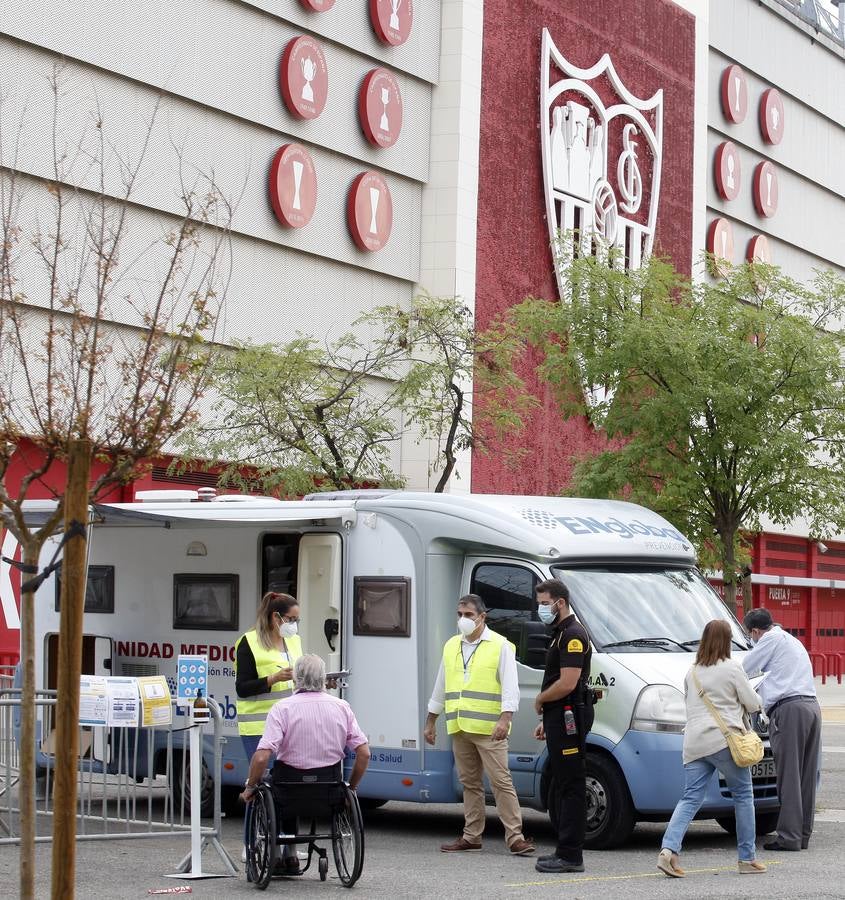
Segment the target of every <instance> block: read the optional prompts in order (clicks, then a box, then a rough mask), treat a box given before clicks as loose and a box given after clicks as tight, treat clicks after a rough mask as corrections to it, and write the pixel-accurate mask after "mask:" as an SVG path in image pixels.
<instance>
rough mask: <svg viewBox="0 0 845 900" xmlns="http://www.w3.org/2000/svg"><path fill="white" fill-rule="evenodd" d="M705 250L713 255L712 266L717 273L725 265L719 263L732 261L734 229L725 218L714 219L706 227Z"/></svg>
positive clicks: (722, 271) (719, 272)
mask: <svg viewBox="0 0 845 900" xmlns="http://www.w3.org/2000/svg"><path fill="white" fill-rule="evenodd" d="M707 252H708V253H710V254H711V255H712V256H713V267H714V268H715V270H716V273H717V274H719V275H722V274H724V272H725V269H726V267H725V266H723V265H720V263H728V264H730V263H732V262H733V256H734V231H733V227H732V226H731V223H730V222H729V221H728V220H727V219H714V220H713V221H712V222H711V223H710V228H708V229H707Z"/></svg>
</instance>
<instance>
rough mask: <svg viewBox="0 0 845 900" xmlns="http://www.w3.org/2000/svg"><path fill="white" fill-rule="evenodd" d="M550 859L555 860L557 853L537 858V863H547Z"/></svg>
mask: <svg viewBox="0 0 845 900" xmlns="http://www.w3.org/2000/svg"><path fill="white" fill-rule="evenodd" d="M550 859H557V853H547V854H546V855H545V856H538V857H537V862H548V861H549V860H550Z"/></svg>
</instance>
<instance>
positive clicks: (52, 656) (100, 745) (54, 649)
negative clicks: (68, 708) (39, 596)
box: [43, 632, 112, 762]
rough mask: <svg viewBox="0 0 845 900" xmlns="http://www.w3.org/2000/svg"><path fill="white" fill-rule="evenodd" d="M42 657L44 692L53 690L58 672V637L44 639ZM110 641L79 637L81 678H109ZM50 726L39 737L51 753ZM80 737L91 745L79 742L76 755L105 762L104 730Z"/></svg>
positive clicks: (102, 637)
mask: <svg viewBox="0 0 845 900" xmlns="http://www.w3.org/2000/svg"><path fill="white" fill-rule="evenodd" d="M45 641H46V647H45V650H46V653H45V655H44V659H45V663H46V669H47V670H46V672H45V673H44V675H45V678H44V685H45V686H46V687H47V689H48V690H52V691H54V690H56V685H57V684H58V671H59V636H58V634H56V633H55V632H52V633H51V634H48V635H46V636H45ZM111 661H112V639H111V638H110V637H104V636H102V635H99V634H83V635H82V671H81V674H82V675H102V676H108V675H111V674H112V665H111ZM53 727H54V726H53V723H51V722H49V723H48V722H47V721H45V723H44V731H43V733H44V734H45V735H46V736H47V737H46V740H45V741H44V746H45V747H46V748H47V750H48V751H49V752H52V749H51V747H52V743H51V742H52V740H53ZM84 734H90V735H91V744H90V745H88V746H86V743H87V741H86V739H84V738H83V739H82V741H81V742H80V745H79V755H80V756H83V757H84V756H86V755H88V753H89V748H90V755H91V757H92V758H93V759H97V760H100V761H101V762H108V748H107V746H106V741H105V737H106V730H105V729H104V728H93V729H91V730H90V731H88V730H86V731H85V732H84Z"/></svg>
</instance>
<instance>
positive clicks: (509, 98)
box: [472, 0, 695, 494]
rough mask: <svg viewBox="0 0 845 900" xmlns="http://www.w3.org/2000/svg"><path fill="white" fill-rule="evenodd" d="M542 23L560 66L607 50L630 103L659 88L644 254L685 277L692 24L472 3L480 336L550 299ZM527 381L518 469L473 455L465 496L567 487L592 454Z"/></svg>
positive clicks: (648, 14)
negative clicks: (480, 28)
mask: <svg viewBox="0 0 845 900" xmlns="http://www.w3.org/2000/svg"><path fill="white" fill-rule="evenodd" d="M544 27H546V28H548V29H549V31H550V34H551V37H552V39H553V40H554V42H555V44H556V45H557V46H558V47H559V48H560V50H561V52H562V53H563V54H564V55H565V56H566V58H567V59H568V60H569V61H570V62H571V63H572V64H574V65H576V66H579V67H581V68H587V67H589V66H592V65H594V64H595V63H596V62H597V61H598V60H599V59H600V57H601V56H602V55H603V54H604V53H609V54H610V55H611V58H612V60H613V63H614V66H615V67H616V71H617V72H618V74H619V75H620V77H621V78H622V80H623V82H624V83H625V85H626V87H627V88H628V89H629V90H630V91H632V92H633V93H634V94H635V95H637V96H639V97H650V96H652V94H654V92H655V91H656V90H658V89H660V88H662V89H663V91H664V135H663V169H662V185H661V196H660V205H659V211H658V218H657V228H656V238H655V248H656V250H657V252H660V253H662V254H667V255H668V256H670V257H671V258H672V259H673V260H674V262H675V264H676V265H677V266H678V267H679V268H680V269H682V270H684V271H689V265H690V260H691V256H692V166H693V118H694V87H695V84H694V82H695V22H694V19H693V18H692V17H691V16H690V15H689V14H688V13H686V12H684V11H683V10H681V9H680V8H679V7H678V6H676V5H675V4H674V3H672V2H669V0H626V2H624V3H623V2H592V3H560V2H551V0H534V2H527V3H519V4H514V3H506V2H503V0H490V2H487V3H485V6H484V50H483V62H482V86H481V139H480V165H479V191H478V246H477V254H476V264H477V269H476V278H477V282H476V284H477V286H476V321H477V324H478V327H479V328H482V329H483V328H485V327H486V326H487V325H488V324H489V323H490V321H491V320H492V319H493V318H494V317H495V316H496V315H497V314H499V313H501V312H503V311H504V310H506V309H507V308H508V307H510V306H512V305H514V304H515V303H518V302H519V301H520V300H522V299H523V298H525V297H526V296H529V295H533V296H539V297H545V298H550V299H552V298H556V297H557V287H556V284H555V279H554V273H553V268H552V258H551V252H550V249H549V234H548V227H547V223H546V215H545V199H544V193H543V173H542V162H541V157H540V137H539V134H540V132H539V128H540V118H539V117H540V114H539V104H540V99H539V98H540V43H541V34H542V29H543V28H544ZM604 90H606V86H603V88H602V93H604ZM612 167H614V168H615V161H614V162H613V163H612ZM609 168H611V165H610V164H609ZM530 383H531V387H532V390H534V392H535V393H536V395H537V396H539V397H540V399H541V407H540V409H539V410H538V412H537V413H536V415H535V416H534V417H533V420H532V421H531V422H530V423H529V427H528V428H527V429H526V430H525V431H524V432H523V433H522V434H520V435H514V436H513V437H512V438H511V440H510V441H509V442H508V443H509V447H510V449H518V448H519V447H520V446H524V447H525V449H526V450H527V453H526V455H525V457H524V458H523V460H522V464H521V465H520V466H519V468H518V469H517V470H512V469H509V468H508V467H507V466H506V464H505V463H504V461H503V458H502V456H503V455H502V454H497V453H491V454H487V455H484V454H481V453H476V454H475V455H474V458H473V474H472V489H473V490H474V491H480V492H491V491H496V492H500V493H530V494H552V493H557V492H559V491H560V489H561V488H562V487H564V486H565V485H566V484H567V482H568V480H569V477H570V474H571V463H570V458H571V456H572V455H573V454H575V453H582V452H588V451H589V450H590V448H592V447H595V446H596V438H595V435H594V434H593V433H592V431H591V429H590V427H589V425H588V423H587V422H586V420H585V419H583V418H573V419H570V420H569V421H566V422H563V421H561V417H560V414H559V412H558V410H557V408H556V404H555V403H554V401H553V399H552V398H551V397H550V395H549V393H548V392H547V391H545V390H543V389H542V388H541V387H540V386H539V385H537V383H536V381H531V382H530Z"/></svg>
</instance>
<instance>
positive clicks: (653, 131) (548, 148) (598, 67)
mask: <svg viewBox="0 0 845 900" xmlns="http://www.w3.org/2000/svg"><path fill="white" fill-rule="evenodd" d="M555 70H557V71H555ZM557 72H560V73H562V74H563V76H564V77H563V78H558V77H557ZM591 82H592V84H591ZM608 86H609V87H610V89H611V90H612V92H613V94H614V97H613V101H612V102H610V103H605V102H604V100H603V99H602V96H604V97H607V96H608V90H607V88H608ZM600 91H601V94H600ZM540 117H541V118H540V121H541V128H540V140H541V146H542V153H543V179H544V183H545V193H546V217H547V219H548V223H549V236H550V238H551V243H552V247H553V248H554V249H555V250H556V251H558V253H560V251H565V250H566V249H567V248H564V247H561V245H560V241H561V240H562V238H563V237H564V236H565V235H570V234H572V235H577V238H573V239H572V240H573V241H574V240H575V239H577V240H578V241H579V244H580V246H579V247H578V248H575V247H574V246H572V247H571V248H569V249H570V250H571V251H573V252H578V253H590V252H593V250H592V247H593V238H594V237H600V238H601V239H602V240H603V242H604V243H605V244H607V245H608V246H614V247H617V248H619V250H620V251H622V252H623V253H624V259H625V266H626V267H628V268H638V267H639V266H640V264H641V263H642V261H643V260H644V259H645V258H646V257H647V256H648V255H649V254H650V253H651V248H652V244H653V243H654V227H655V222H656V220H657V203H658V199H659V196H660V168H661V163H662V155H663V91H662V90H659V91H657V92H656V93H655V94H654V96H653V97H650V98H649V99H648V100H641V99H639V98H638V97H635V96H634V95H633V94H632V93H630V91H628V90H627V89H626V88H625V86H624V85H623V84H622V81H621V80H620V78H619V76H618V75H617V74H616V70H615V69H614V67H613V63H612V62H611V59H610V57H609V56H608V55H607V54H606V53H605V55H604V56H602V58H601V59H600V60H599V61H598V62H597V63H596V64H595V65H594V66H592V67H591V68H589V69H579V68H578V67H577V66H573V65H572V64H571V63H569V62H568V61H567V60H566V58H565V57H564V56H563V54H562V53H561V52H560V51H559V50H558V48H557V47H556V46H555V44H554V42H553V41H552V38H551V35H550V34H549V32H548V29H546V28H544V29H543V45H542V59H541V63H540ZM556 255H557V253H556ZM562 255H564V257H565V256H566V254H565V253H563V254H562ZM556 269H557V275H558V286H559V288H560V289H561V295H563V287H562V285H561V284H560V269H559V267H558V266H556Z"/></svg>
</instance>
